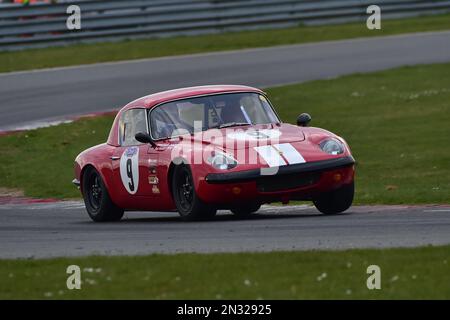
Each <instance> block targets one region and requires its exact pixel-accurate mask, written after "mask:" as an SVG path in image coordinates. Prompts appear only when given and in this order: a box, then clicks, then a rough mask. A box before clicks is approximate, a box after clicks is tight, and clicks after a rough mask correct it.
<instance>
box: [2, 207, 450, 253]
mask: <svg viewBox="0 0 450 320" xmlns="http://www.w3.org/2000/svg"><path fill="white" fill-rule="evenodd" d="M449 243H450V206H424V207H422V206H412V207H408V206H369V207H353V208H351V209H350V210H348V212H346V213H344V214H340V215H337V216H325V215H322V214H320V213H319V212H318V211H317V210H316V209H315V208H313V207H309V206H291V207H273V206H264V207H263V208H262V209H261V210H260V211H259V213H258V214H257V215H255V216H254V217H252V218H251V219H248V220H238V219H236V218H235V217H234V216H233V215H232V214H231V213H229V212H228V211H223V212H220V213H219V215H218V216H217V217H216V219H215V220H213V221H205V222H183V221H181V220H180V218H179V217H178V214H177V213H151V212H145V213H138V212H133V213H127V214H126V216H125V218H124V220H122V221H120V222H117V223H103V224H102V223H94V222H91V221H90V219H89V218H88V216H87V213H86V212H85V210H84V208H83V204H82V203H80V202H59V203H50V204H31V205H30V204H27V205H23V204H21V205H3V206H0V258H31V257H34V258H43V257H54V256H78V255H90V254H102V255H131V254H150V253H178V252H205V253H206V252H242V251H272V250H302V249H346V248H358V247H374V248H385V247H399V246H402V247H410V246H422V245H429V244H433V245H439V244H449Z"/></svg>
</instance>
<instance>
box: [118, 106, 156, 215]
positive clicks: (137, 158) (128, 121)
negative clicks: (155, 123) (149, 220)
mask: <svg viewBox="0 0 450 320" xmlns="http://www.w3.org/2000/svg"><path fill="white" fill-rule="evenodd" d="M146 115H147V112H146V109H144V108H134V109H129V110H127V111H125V112H123V113H122V115H121V118H120V120H119V143H120V146H119V147H117V148H116V150H115V151H114V152H113V155H112V157H111V161H112V168H113V180H114V186H115V187H116V188H117V189H116V193H117V194H118V195H119V197H118V198H119V200H118V202H119V201H120V202H121V203H120V204H119V203H118V205H120V206H122V207H124V208H128V209H146V208H147V206H149V205H150V207H151V201H152V200H154V197H155V193H154V192H153V191H152V187H153V185H152V184H151V183H150V182H152V181H150V179H149V164H150V163H152V162H154V161H157V157H156V155H155V154H154V153H150V152H148V150H149V148H150V146H149V145H147V144H142V143H140V142H138V141H137V140H136V139H135V138H134V136H135V135H136V133H138V132H148V125H147V117H146Z"/></svg>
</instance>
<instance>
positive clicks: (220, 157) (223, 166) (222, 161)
mask: <svg viewBox="0 0 450 320" xmlns="http://www.w3.org/2000/svg"><path fill="white" fill-rule="evenodd" d="M208 163H209V164H210V165H212V166H213V167H214V168H216V169H219V170H230V169H233V168H234V167H236V166H237V165H238V162H237V160H236V159H234V158H233V157H232V156H230V155H229V154H226V153H223V152H213V154H212V156H211V157H209V158H208Z"/></svg>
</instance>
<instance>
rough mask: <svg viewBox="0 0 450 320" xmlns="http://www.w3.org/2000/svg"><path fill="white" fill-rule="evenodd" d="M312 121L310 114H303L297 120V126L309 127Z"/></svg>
mask: <svg viewBox="0 0 450 320" xmlns="http://www.w3.org/2000/svg"><path fill="white" fill-rule="evenodd" d="M310 121H311V116H310V115H309V114H308V113H302V114H301V115H299V116H298V118H297V125H298V126H300V127H307V126H308V123H309V122H310Z"/></svg>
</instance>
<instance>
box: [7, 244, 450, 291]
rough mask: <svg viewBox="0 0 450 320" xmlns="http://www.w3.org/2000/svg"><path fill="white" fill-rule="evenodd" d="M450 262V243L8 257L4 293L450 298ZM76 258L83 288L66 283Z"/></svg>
mask: <svg viewBox="0 0 450 320" xmlns="http://www.w3.org/2000/svg"><path fill="white" fill-rule="evenodd" d="M449 263H450V246H443V247H423V248H414V249H384V250H374V249H372V250H371V249H365V250H347V251H306V252H271V253H230V254H177V255H150V256H141V257H139V256H137V257H136V256H134V257H86V258H58V259H49V260H0V278H1V279H2V285H1V287H0V299H46V298H51V299H81V298H83V299H116V298H120V299H260V298H262V299H450V285H449V284H450V272H449V270H450V269H449ZM72 264H75V265H78V266H80V268H81V270H82V273H81V280H82V285H81V290H68V289H67V287H66V279H67V276H68V275H67V274H66V268H67V267H68V266H69V265H72ZM369 265H378V266H379V267H380V268H381V290H368V289H367V286H366V281H367V278H368V275H367V273H366V272H367V267H368V266H369ZM131 266H132V267H131ZM186 266H189V267H188V268H186ZM91 268H92V269H93V270H91ZM85 269H87V270H86V271H83V270H85ZM96 269H97V270H96ZM88 271H93V272H88ZM324 274H325V275H324ZM318 277H319V279H318Z"/></svg>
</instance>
